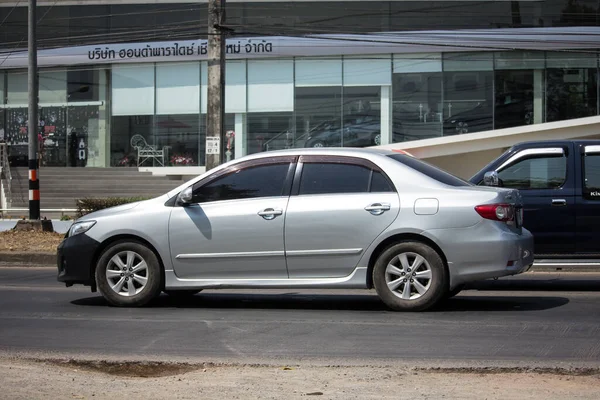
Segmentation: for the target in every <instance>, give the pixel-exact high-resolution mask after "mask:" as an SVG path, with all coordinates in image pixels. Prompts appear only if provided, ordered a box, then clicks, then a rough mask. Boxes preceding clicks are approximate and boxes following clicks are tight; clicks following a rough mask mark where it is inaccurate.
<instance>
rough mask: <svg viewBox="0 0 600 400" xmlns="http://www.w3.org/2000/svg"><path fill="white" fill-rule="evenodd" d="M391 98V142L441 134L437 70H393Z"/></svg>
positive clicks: (438, 74)
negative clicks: (413, 71)
mask: <svg viewBox="0 0 600 400" xmlns="http://www.w3.org/2000/svg"><path fill="white" fill-rule="evenodd" d="M392 99H393V107H392V115H393V132H394V135H393V136H392V140H393V142H400V141H406V140H419V139H426V138H432V137H439V136H441V134H442V119H443V116H442V111H443V105H442V74H441V72H423V73H395V74H394V76H393V85H392Z"/></svg>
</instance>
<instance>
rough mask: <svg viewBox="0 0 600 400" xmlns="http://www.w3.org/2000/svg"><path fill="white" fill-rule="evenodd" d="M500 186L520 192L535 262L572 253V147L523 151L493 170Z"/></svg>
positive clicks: (526, 149)
mask: <svg viewBox="0 0 600 400" xmlns="http://www.w3.org/2000/svg"><path fill="white" fill-rule="evenodd" d="M496 171H497V172H498V177H499V178H500V185H501V186H503V187H509V188H514V189H519V192H520V193H521V195H522V197H523V205H524V223H523V225H524V226H525V228H527V229H528V230H529V231H531V233H533V235H534V251H535V254H536V258H539V256H540V255H560V254H572V253H574V252H575V247H576V246H575V239H576V237H575V236H576V222H575V221H576V214H575V207H576V204H575V189H574V185H573V183H574V182H575V162H574V157H573V154H572V150H571V147H568V146H552V147H543V146H539V147H535V148H525V149H522V150H520V151H518V152H516V153H515V154H513V155H512V156H510V157H509V158H508V159H507V160H506V161H504V162H503V163H501V164H500V165H499V166H498V167H496Z"/></svg>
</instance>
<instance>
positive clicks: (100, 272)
mask: <svg viewBox="0 0 600 400" xmlns="http://www.w3.org/2000/svg"><path fill="white" fill-rule="evenodd" d="M136 267H137V273H136V270H135V268H136ZM123 268H126V270H123ZM95 275H96V285H97V287H98V290H99V291H100V293H101V294H102V296H103V297H104V298H105V299H106V301H108V302H109V303H110V304H111V305H113V306H117V307H140V306H143V305H146V304H148V303H149V302H150V301H152V300H153V299H154V298H156V297H157V296H158V295H159V294H160V291H161V286H162V271H161V266H160V263H159V261H158V258H157V257H156V255H155V254H154V252H153V251H152V250H150V249H149V248H148V247H146V246H145V245H143V244H141V243H138V242H134V241H122V242H117V243H115V244H113V245H111V246H110V247H108V248H107V249H106V250H105V251H104V252H103V253H102V255H101V256H100V259H99V260H98V263H97V265H96V273H95ZM130 277H131V279H130ZM130 285H131V286H130Z"/></svg>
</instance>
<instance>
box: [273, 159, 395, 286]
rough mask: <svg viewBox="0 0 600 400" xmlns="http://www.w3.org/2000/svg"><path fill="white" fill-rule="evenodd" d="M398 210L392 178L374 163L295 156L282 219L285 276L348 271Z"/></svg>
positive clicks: (344, 273)
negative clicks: (292, 184)
mask: <svg viewBox="0 0 600 400" xmlns="http://www.w3.org/2000/svg"><path fill="white" fill-rule="evenodd" d="M399 209H400V201H399V198H398V194H397V193H396V190H395V188H394V186H393V184H392V182H391V181H390V180H389V179H388V178H387V176H386V175H385V174H384V173H383V171H381V170H380V169H379V168H378V167H377V166H376V165H375V164H373V163H371V162H369V161H367V160H363V159H360V158H354V157H341V156H302V157H300V159H299V163H298V167H297V169H296V175H295V178H294V187H293V189H292V196H291V197H290V201H289V204H288V208H287V213H286V220H285V245H286V259H287V267H288V273H289V276H290V278H331V277H343V276H347V275H349V274H350V273H352V271H353V270H354V268H355V267H356V265H357V264H358V262H359V260H360V258H361V256H362V255H363V252H364V251H365V250H366V249H367V248H368V247H369V245H370V244H371V243H372V242H373V240H374V239H375V238H376V237H377V236H378V235H379V234H381V233H382V232H383V231H384V230H385V229H386V228H387V227H388V226H389V225H390V224H391V223H392V222H393V221H394V220H395V219H396V216H397V215H398V212H399Z"/></svg>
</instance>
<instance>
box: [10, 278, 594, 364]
mask: <svg viewBox="0 0 600 400" xmlns="http://www.w3.org/2000/svg"><path fill="white" fill-rule="evenodd" d="M55 274H56V271H55V270H54V269H53V268H18V267H4V268H0V351H2V352H8V353H31V354H34V353H36V354H37V353H39V354H45V355H54V356H56V355H60V356H65V355H74V356H77V355H79V356H81V355H84V356H87V357H107V358H121V359H122V358H127V359H162V360H165V359H168V360H183V359H185V360H196V361H199V360H204V361H216V360H222V361H228V362H248V361H250V360H253V361H260V360H263V361H264V360H311V359H314V360H326V361H327V362H330V363H331V362H340V363H344V362H351V363H371V362H389V361H403V362H407V363H413V362H414V363H421V364H422V363H427V362H430V361H431V362H433V361H434V360H438V361H440V360H445V361H446V362H451V363H460V362H463V363H465V362H466V363H470V362H472V363H507V362H508V363H512V364H519V363H520V364H523V365H529V364H536V365H558V364H560V363H562V364H569V365H571V366H578V365H581V366H595V367H598V366H600V274H582V273H579V274H578V273H567V274H565V273H562V274H558V273H534V274H528V275H529V276H525V275H521V276H519V277H513V278H510V279H500V280H498V281H485V282H482V283H479V284H477V285H475V287H474V288H471V289H470V290H465V291H463V292H461V294H459V295H458V296H457V297H455V298H453V299H450V300H448V301H447V302H446V303H445V304H444V305H442V306H441V307H439V308H438V309H436V310H434V311H430V312H425V313H397V312H391V311H388V310H386V308H385V307H384V305H383V304H382V303H381V302H380V301H379V299H378V298H377V296H376V295H375V293H374V292H372V291H360V290H359V291H323V290H319V291H316V290H305V291H296V290H293V291H292V290H287V291H286V290H265V291H243V290H236V291H234V290H227V291H217V290H211V291H204V292H202V293H201V294H198V295H196V296H194V297H193V298H192V299H191V300H188V301H186V302H181V301H175V300H173V299H171V298H169V297H168V296H166V295H162V296H161V297H160V298H159V299H158V300H157V301H156V302H155V303H154V304H153V305H152V306H150V307H145V308H141V309H126V308H114V307H109V306H107V304H106V303H105V301H104V300H103V299H102V297H101V296H100V295H99V294H98V293H91V292H90V291H89V289H88V288H84V287H81V286H79V287H77V286H75V287H71V288H66V287H64V286H62V285H61V284H59V283H58V282H57V281H56V278H55ZM453 365H454V364H453Z"/></svg>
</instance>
